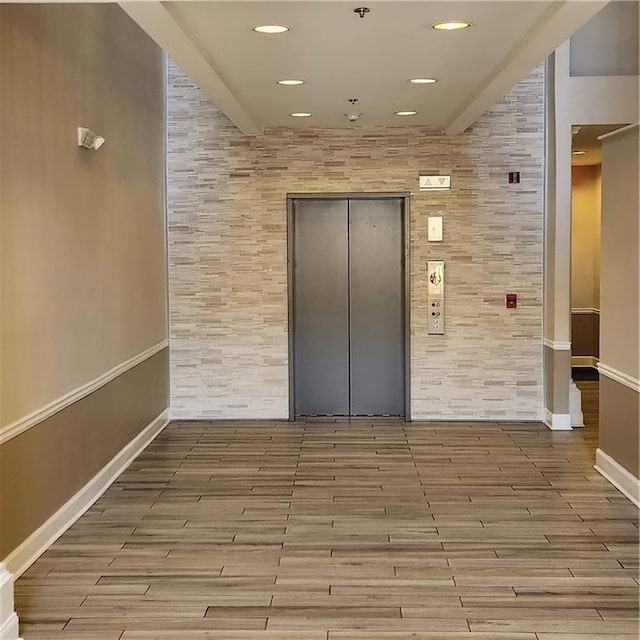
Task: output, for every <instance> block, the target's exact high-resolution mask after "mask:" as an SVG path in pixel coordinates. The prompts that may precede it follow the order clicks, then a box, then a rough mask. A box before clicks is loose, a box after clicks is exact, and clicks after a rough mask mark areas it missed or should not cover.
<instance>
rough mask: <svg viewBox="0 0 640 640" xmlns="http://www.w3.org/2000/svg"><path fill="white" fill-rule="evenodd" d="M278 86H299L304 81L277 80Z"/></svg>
mask: <svg viewBox="0 0 640 640" xmlns="http://www.w3.org/2000/svg"><path fill="white" fill-rule="evenodd" d="M278 84H282V85H284V86H285V87H295V86H297V85H299V84H304V80H278Z"/></svg>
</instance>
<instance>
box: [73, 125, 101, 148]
mask: <svg viewBox="0 0 640 640" xmlns="http://www.w3.org/2000/svg"><path fill="white" fill-rule="evenodd" d="M105 142H106V141H105V139H104V138H103V137H102V136H99V135H98V134H97V133H95V131H91V129H87V128H86V127H78V146H79V147H83V148H85V149H91V150H92V151H97V150H98V149H99V148H100V147H101V146H102V145H103V144H104V143H105Z"/></svg>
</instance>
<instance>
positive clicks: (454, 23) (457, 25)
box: [431, 20, 471, 31]
mask: <svg viewBox="0 0 640 640" xmlns="http://www.w3.org/2000/svg"><path fill="white" fill-rule="evenodd" d="M431 26H432V28H433V29H436V30H438V31H459V30H460V29H468V28H469V27H470V26H471V23H470V22H466V21H464V20H448V21H447V22H436V23H435V24H432V25H431Z"/></svg>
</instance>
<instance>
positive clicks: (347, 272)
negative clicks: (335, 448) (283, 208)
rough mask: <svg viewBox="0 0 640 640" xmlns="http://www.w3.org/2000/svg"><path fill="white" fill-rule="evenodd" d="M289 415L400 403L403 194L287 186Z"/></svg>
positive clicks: (405, 297)
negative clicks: (292, 190) (290, 190)
mask: <svg viewBox="0 0 640 640" xmlns="http://www.w3.org/2000/svg"><path fill="white" fill-rule="evenodd" d="M287 209H288V290H289V415H290V419H292V420H293V419H295V418H296V417H301V416H340V417H342V416H344V417H357V416H401V417H406V416H408V415H410V413H409V353H410V350H409V300H410V294H409V273H410V271H409V259H408V258H409V256H408V253H409V247H408V245H409V241H408V239H409V237H410V236H409V194H404V193H401V194H397V193H393V194H330V195H324V194H323V195H317V194H302V195H298V194H292V195H290V196H288V198H287Z"/></svg>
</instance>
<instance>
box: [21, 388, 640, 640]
mask: <svg viewBox="0 0 640 640" xmlns="http://www.w3.org/2000/svg"><path fill="white" fill-rule="evenodd" d="M581 387H582V388H583V390H584V392H585V400H586V401H587V405H588V406H587V417H588V419H589V421H590V423H589V426H588V427H587V428H585V429H584V430H579V431H573V432H569V433H562V432H555V433H554V432H551V431H549V430H548V429H547V428H546V427H544V426H542V425H531V424H529V425H521V424H486V423H484V424H469V423H461V424H423V423H410V424H405V423H403V422H401V421H399V420H398V421H394V420H386V421H383V420H380V421H374V422H372V421H367V420H356V421H352V422H351V423H349V422H330V421H325V422H322V421H308V422H306V423H294V424H292V423H286V422H283V423H277V424H275V423H265V422H254V423H252V422H242V423H230V422H228V423H207V422H187V423H173V424H171V425H170V426H169V427H167V429H166V430H165V431H164V432H163V433H162V434H161V435H160V436H159V437H158V439H157V440H156V441H155V442H154V443H153V444H152V445H151V446H150V447H149V448H148V449H147V450H146V451H145V452H144V453H143V454H142V455H141V456H140V457H139V458H138V459H137V460H136V461H135V462H134V463H133V464H132V466H131V467H130V468H129V469H128V470H127V471H126V472H125V473H124V474H123V475H122V476H121V477H120V479H119V480H118V481H117V482H116V483H115V484H114V485H113V486H112V487H111V488H110V489H109V490H108V491H107V492H106V493H105V495H104V496H103V497H102V498H101V499H100V500H99V501H98V502H97V503H96V504H95V506H94V507H93V508H92V509H90V510H89V511H88V512H87V513H86V514H85V515H84V516H83V517H82V518H81V519H80V520H79V521H78V522H77V523H76V524H75V525H74V526H73V527H72V528H71V529H70V530H69V531H68V532H67V533H65V534H64V535H63V536H62V538H60V540H58V542H56V543H55V544H54V545H53V546H52V547H51V549H50V550H49V551H47V552H46V553H45V554H44V555H43V556H42V558H40V560H38V561H37V562H36V563H35V564H34V565H33V566H32V567H31V569H29V570H28V571H27V572H26V573H25V574H24V576H22V577H21V578H20V580H18V581H17V584H16V599H17V609H18V613H19V615H20V618H21V623H22V630H23V637H24V640H31V639H35V638H40V639H42V638H51V639H52V640H53V639H56V640H58V639H59V640H63V639H65V640H66V639H69V640H71V639H76V640H79V639H83V640H90V639H93V640H96V639H101V640H116V639H121V640H134V639H136V640H151V639H165V640H167V639H176V640H195V639H201V638H210V639H211V638H212V639H225V640H383V639H384V640H405V639H409V638H412V639H414V640H436V639H441V640H445V639H446V640H587V639H588V640H595V639H597V638H606V639H608V640H613V639H615V640H637V638H638V520H637V516H638V512H637V510H636V509H635V508H634V507H633V505H632V504H631V503H630V502H628V501H627V500H626V499H625V498H624V497H623V496H622V495H621V494H620V493H618V491H616V489H614V488H613V487H612V486H611V485H609V484H608V483H607V482H606V481H605V480H604V479H603V478H601V477H600V476H599V475H598V474H597V473H596V472H595V471H594V470H593V462H594V449H595V446H596V440H597V424H596V422H595V419H597V411H594V410H593V404H594V402H595V401H596V400H597V384H595V385H594V384H593V383H585V384H582V385H581ZM589 403H590V404H589Z"/></svg>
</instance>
